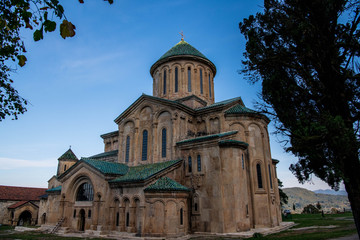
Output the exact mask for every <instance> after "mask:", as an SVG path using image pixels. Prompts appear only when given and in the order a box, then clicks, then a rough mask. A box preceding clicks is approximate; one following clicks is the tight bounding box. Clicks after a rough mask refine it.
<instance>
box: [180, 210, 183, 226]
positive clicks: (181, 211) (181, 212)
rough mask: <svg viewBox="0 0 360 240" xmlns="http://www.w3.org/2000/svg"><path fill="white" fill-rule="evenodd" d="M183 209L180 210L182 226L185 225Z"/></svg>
mask: <svg viewBox="0 0 360 240" xmlns="http://www.w3.org/2000/svg"><path fill="white" fill-rule="evenodd" d="M183 214H184V213H183V209H182V208H180V225H183V224H184V216H183Z"/></svg>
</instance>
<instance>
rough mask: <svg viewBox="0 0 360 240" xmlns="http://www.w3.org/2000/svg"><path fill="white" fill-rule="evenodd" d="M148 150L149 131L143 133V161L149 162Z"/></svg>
mask: <svg viewBox="0 0 360 240" xmlns="http://www.w3.org/2000/svg"><path fill="white" fill-rule="evenodd" d="M147 149H148V131H147V130H144V131H143V141H142V154H141V160H143V161H145V160H147Z"/></svg>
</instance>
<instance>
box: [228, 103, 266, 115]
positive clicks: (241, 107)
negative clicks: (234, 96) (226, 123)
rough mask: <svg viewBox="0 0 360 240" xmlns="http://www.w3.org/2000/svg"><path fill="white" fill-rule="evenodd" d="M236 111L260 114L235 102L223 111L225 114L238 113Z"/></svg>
mask: <svg viewBox="0 0 360 240" xmlns="http://www.w3.org/2000/svg"><path fill="white" fill-rule="evenodd" d="M238 113H256V114H260V113H259V112H257V111H254V110H251V109H250V108H247V107H245V106H243V105H241V104H237V105H235V106H234V107H232V108H230V109H229V110H226V111H225V114H238Z"/></svg>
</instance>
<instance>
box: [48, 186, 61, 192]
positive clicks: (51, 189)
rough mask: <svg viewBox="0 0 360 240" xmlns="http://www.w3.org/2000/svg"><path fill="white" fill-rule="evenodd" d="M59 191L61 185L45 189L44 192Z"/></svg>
mask: <svg viewBox="0 0 360 240" xmlns="http://www.w3.org/2000/svg"><path fill="white" fill-rule="evenodd" d="M59 191H61V186H57V187H54V188H50V189H48V190H46V191H45V192H59Z"/></svg>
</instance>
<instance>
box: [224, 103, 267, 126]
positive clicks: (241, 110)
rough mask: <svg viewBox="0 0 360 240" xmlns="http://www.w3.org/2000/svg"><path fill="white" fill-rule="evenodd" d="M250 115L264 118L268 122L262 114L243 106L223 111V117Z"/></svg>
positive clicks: (237, 105) (239, 105)
mask: <svg viewBox="0 0 360 240" xmlns="http://www.w3.org/2000/svg"><path fill="white" fill-rule="evenodd" d="M232 114H234V115H250V116H256V117H261V118H264V119H265V120H266V121H268V122H269V121H270V120H269V118H268V117H266V116H265V115H264V114H262V113H260V112H257V111H255V110H252V109H250V108H247V107H245V105H243V104H236V105H235V106H233V107H232V108H230V109H228V110H226V111H225V115H232Z"/></svg>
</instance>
